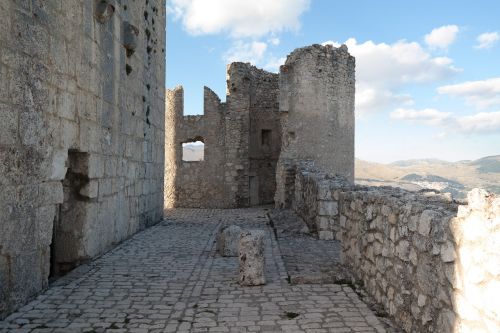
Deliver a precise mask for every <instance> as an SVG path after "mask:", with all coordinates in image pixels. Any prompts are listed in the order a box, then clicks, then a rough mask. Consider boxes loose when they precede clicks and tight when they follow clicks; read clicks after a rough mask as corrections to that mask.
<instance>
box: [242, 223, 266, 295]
mask: <svg viewBox="0 0 500 333" xmlns="http://www.w3.org/2000/svg"><path fill="white" fill-rule="evenodd" d="M265 235H266V233H265V232H264V231H262V230H250V231H244V232H242V233H241V236H240V243H239V259H240V278H239V281H240V285H242V286H259V285H263V284H265V283H266V277H265V266H266V265H265V258H264V237H265Z"/></svg>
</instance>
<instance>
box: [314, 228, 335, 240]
mask: <svg viewBox="0 0 500 333" xmlns="http://www.w3.org/2000/svg"><path fill="white" fill-rule="evenodd" d="M318 238H319V239H321V240H333V239H334V234H333V231H329V230H321V231H319V232H318Z"/></svg>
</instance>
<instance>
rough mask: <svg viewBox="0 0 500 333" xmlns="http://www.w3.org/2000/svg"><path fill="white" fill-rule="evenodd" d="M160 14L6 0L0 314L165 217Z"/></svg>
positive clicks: (0, 68)
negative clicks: (53, 277) (51, 276)
mask: <svg viewBox="0 0 500 333" xmlns="http://www.w3.org/2000/svg"><path fill="white" fill-rule="evenodd" d="M164 11H165V2H164V1H160V0H150V1H148V2H146V3H144V2H140V3H139V2H135V1H121V2H120V3H118V2H115V1H76V0H70V1H11V0H0V22H2V29H1V30H0V45H1V47H0V76H1V79H0V317H3V316H5V315H6V314H7V313H9V312H10V311H12V310H14V309H16V308H17V307H19V306H20V305H22V304H24V303H25V302H26V301H27V300H29V299H30V298H31V297H33V296H34V295H36V294H37V293H38V292H40V291H41V290H43V289H44V288H45V287H47V284H48V277H49V274H54V275H57V274H58V273H64V272H65V271H67V270H69V269H71V268H73V267H74V266H76V265H78V264H79V263H80V262H82V261H85V260H87V259H89V258H92V257H94V256H96V255H99V254H101V253H103V252H104V251H106V250H107V249H109V248H111V247H112V246H113V245H115V244H117V243H118V242H120V241H122V240H123V239H125V238H127V237H128V236H130V235H132V234H133V233H135V232H137V231H138V230H140V229H142V228H144V227H146V226H148V225H151V224H153V223H155V222H156V221H158V220H159V219H160V218H161V216H162V206H163V193H162V184H163V157H164V153H163V151H164V145H163V137H164V135H165V133H164V119H163V117H164V105H165V104H164V88H163V87H164V72H165V71H164V64H165V60H164V58H165V53H164V52H165V50H164V48H165V12H164Z"/></svg>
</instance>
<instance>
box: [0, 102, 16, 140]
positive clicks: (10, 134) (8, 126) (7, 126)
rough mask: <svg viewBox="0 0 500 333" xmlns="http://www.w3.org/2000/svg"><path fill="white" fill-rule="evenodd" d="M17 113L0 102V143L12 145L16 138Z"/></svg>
mask: <svg viewBox="0 0 500 333" xmlns="http://www.w3.org/2000/svg"><path fill="white" fill-rule="evenodd" d="M17 118H18V114H17V113H16V112H15V110H14V109H12V107H10V106H8V105H7V104H3V103H0V144H2V145H13V144H15V143H16V139H17V124H18V119H17Z"/></svg>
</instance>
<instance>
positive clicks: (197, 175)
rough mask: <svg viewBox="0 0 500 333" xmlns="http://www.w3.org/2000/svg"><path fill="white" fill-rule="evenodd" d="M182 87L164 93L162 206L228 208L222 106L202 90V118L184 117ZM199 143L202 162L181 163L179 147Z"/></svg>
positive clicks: (215, 97) (207, 89)
mask: <svg viewBox="0 0 500 333" xmlns="http://www.w3.org/2000/svg"><path fill="white" fill-rule="evenodd" d="M183 95H184V93H183V90H182V87H178V88H176V89H174V90H168V91H167V116H166V128H167V129H168V130H167V131H168V132H169V133H171V134H172V135H169V136H168V137H166V138H165V150H166V156H167V160H166V164H165V167H166V169H165V203H166V207H167V208H172V207H194V208H203V207H213V208H226V207H231V203H232V202H231V200H230V198H229V196H228V191H227V187H228V185H227V184H226V182H225V181H224V167H223V165H224V160H225V146H224V144H225V134H224V133H225V127H224V124H223V117H224V113H225V111H224V110H225V105H224V103H221V101H220V99H219V97H218V96H217V95H216V94H215V93H214V92H213V91H212V90H210V89H209V88H207V87H205V89H204V115H197V116H184V115H183V112H184V111H183V109H184V96H183ZM194 141H202V142H203V143H204V144H205V151H204V160H203V161H183V160H182V144H183V143H187V142H194Z"/></svg>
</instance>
